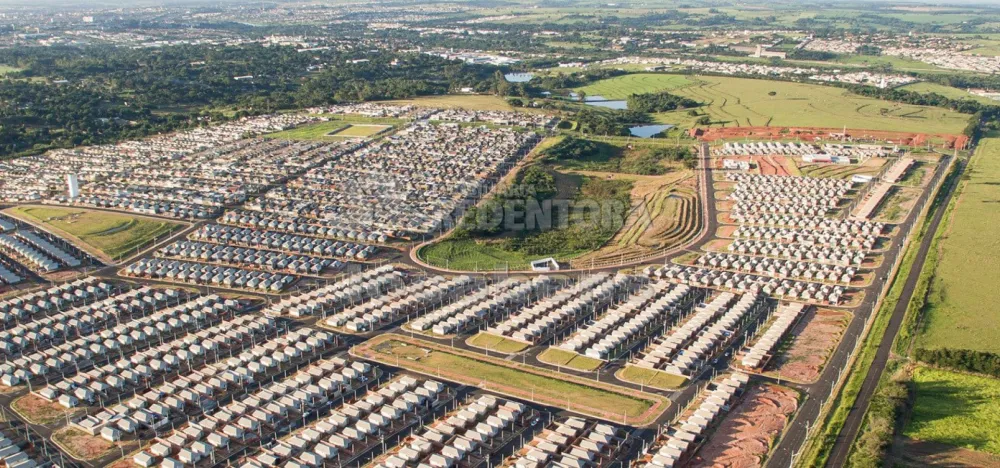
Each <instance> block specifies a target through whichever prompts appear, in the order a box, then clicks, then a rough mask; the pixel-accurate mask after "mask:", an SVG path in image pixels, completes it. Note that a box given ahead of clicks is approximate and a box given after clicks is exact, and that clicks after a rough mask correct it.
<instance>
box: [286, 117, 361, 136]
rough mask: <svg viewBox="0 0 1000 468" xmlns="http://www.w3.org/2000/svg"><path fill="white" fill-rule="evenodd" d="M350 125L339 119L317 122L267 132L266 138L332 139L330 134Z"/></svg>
mask: <svg viewBox="0 0 1000 468" xmlns="http://www.w3.org/2000/svg"><path fill="white" fill-rule="evenodd" d="M350 126H351V125H350V124H348V123H346V122H343V121H339V120H331V121H329V122H319V123H314V124H311V125H303V126H301V127H298V128H293V129H291V130H285V131H283V132H277V133H271V134H268V135H267V136H268V138H278V139H285V140H333V139H334V138H331V136H330V135H331V134H332V133H334V132H338V131H341V130H344V129H346V128H349V127H350Z"/></svg>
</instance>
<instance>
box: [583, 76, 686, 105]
mask: <svg viewBox="0 0 1000 468" xmlns="http://www.w3.org/2000/svg"><path fill="white" fill-rule="evenodd" d="M692 84H695V81H693V80H692V79H691V78H688V77H687V76H685V75H667V74H662V73H636V74H632V75H623V76H616V77H614V78H608V79H606V80H601V81H598V82H596V83H591V84H589V85H587V86H583V87H581V88H577V89H576V91H580V90H583V92H585V93H587V96H602V97H604V98H605V99H625V98H627V97H628V96H629V95H630V94H642V93H652V92H656V91H669V90H671V89H676V88H681V87H684V86H690V85H692Z"/></svg>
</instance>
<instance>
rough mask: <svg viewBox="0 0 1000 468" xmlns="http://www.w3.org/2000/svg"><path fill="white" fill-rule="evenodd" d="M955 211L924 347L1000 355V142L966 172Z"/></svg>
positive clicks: (990, 141)
mask: <svg viewBox="0 0 1000 468" xmlns="http://www.w3.org/2000/svg"><path fill="white" fill-rule="evenodd" d="M966 177H967V180H964V181H963V182H962V184H963V185H962V186H961V187H960V188H959V193H958V194H957V196H958V198H957V201H956V203H955V208H954V211H953V213H952V214H951V219H950V220H948V222H947V224H945V225H946V226H947V228H946V229H947V230H946V231H945V233H944V235H943V236H942V239H941V241H940V255H939V259H938V262H937V266H936V267H935V270H934V278H933V280H932V282H931V288H930V292H929V294H928V297H927V305H926V309H925V319H924V320H925V323H924V327H923V329H922V330H921V331H919V332H918V333H919V334H920V336H918V337H917V345H918V346H919V347H923V348H940V347H952V348H966V349H974V350H979V351H988V352H993V353H997V352H1000V322H997V317H996V314H995V313H992V314H991V313H985V312H987V311H996V310H997V309H996V304H1000V288H997V278H1000V257H998V256H997V255H996V249H997V236H996V228H997V226H998V225H1000V211H998V209H997V202H998V201H1000V184H998V182H997V181H998V179H1000V139H998V138H985V139H983V140H982V141H981V142H980V144H979V148H978V149H977V150H976V154H975V155H974V156H973V158H972V161H971V162H970V164H969V167H968V169H967V176H966Z"/></svg>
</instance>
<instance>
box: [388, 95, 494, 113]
mask: <svg viewBox="0 0 1000 468" xmlns="http://www.w3.org/2000/svg"><path fill="white" fill-rule="evenodd" d="M386 104H399V105H406V104H411V105H415V106H427V107H443V108H449V109H455V108H458V109H469V110H513V109H514V107H513V106H511V105H510V104H509V103H507V101H506V100H504V99H503V98H499V97H496V96H482V95H477V94H449V95H446V96H425V97H418V98H413V99H401V100H398V101H386Z"/></svg>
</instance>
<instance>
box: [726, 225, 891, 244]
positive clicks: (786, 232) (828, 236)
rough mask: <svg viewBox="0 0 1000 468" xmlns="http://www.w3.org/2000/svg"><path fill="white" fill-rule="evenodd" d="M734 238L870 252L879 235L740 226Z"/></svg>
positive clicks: (735, 231) (734, 233) (734, 232)
mask: <svg viewBox="0 0 1000 468" xmlns="http://www.w3.org/2000/svg"><path fill="white" fill-rule="evenodd" d="M732 236H733V237H735V238H738V239H739V238H743V239H761V240H765V241H772V240H773V241H777V242H783V243H787V244H798V245H802V246H806V247H808V246H814V245H819V246H830V247H840V248H846V249H855V250H871V249H872V248H874V247H875V243H876V242H877V241H878V238H879V235H878V234H875V233H871V232H870V233H868V234H865V233H861V232H847V233H844V232H837V231H829V230H826V231H824V230H814V229H810V228H786V227H770V226H753V225H740V226H739V227H737V228H736V230H734V231H733V234H732Z"/></svg>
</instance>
